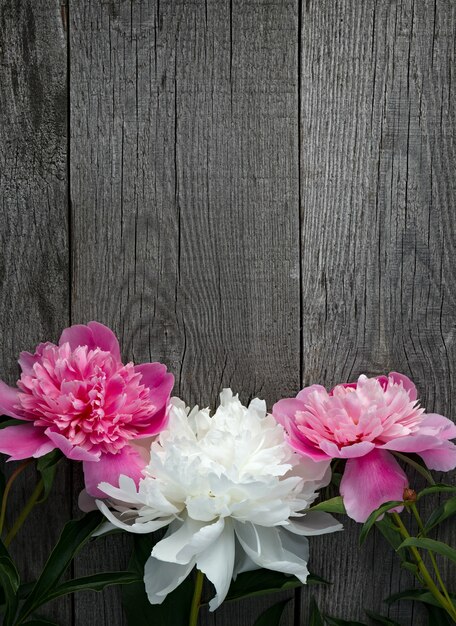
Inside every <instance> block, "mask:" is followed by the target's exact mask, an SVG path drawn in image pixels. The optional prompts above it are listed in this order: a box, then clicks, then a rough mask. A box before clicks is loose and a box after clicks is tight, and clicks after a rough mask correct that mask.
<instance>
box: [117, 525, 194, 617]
mask: <svg viewBox="0 0 456 626" xmlns="http://www.w3.org/2000/svg"><path fill="white" fill-rule="evenodd" d="M155 541H156V539H155V538H154V537H153V536H152V535H142V536H141V535H135V537H134V548H133V553H132V556H131V558H130V562H129V566H128V568H129V570H130V571H133V572H136V574H137V575H139V577H140V578H141V582H140V583H133V584H129V585H125V586H124V587H122V605H123V608H124V611H125V615H126V616H127V622H128V624H129V626H151V625H152V624H153V626H171V625H172V626H181V625H186V624H187V623H188V616H189V613H190V607H191V603H192V597H193V581H192V577H191V576H188V577H187V578H186V579H185V580H184V581H183V583H182V584H181V585H179V587H178V588H177V589H176V590H175V591H173V592H172V593H170V594H168V595H167V597H166V599H165V601H164V602H163V604H154V605H152V604H150V602H149V600H148V599H147V595H146V590H145V588H144V582H143V581H142V578H143V575H144V564H145V562H146V561H147V559H148V558H149V556H150V553H151V551H152V548H153V546H154V543H155Z"/></svg>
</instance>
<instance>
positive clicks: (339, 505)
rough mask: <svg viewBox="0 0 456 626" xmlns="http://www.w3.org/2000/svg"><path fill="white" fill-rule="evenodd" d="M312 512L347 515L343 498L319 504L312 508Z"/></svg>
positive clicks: (338, 497) (339, 497) (337, 497)
mask: <svg viewBox="0 0 456 626" xmlns="http://www.w3.org/2000/svg"><path fill="white" fill-rule="evenodd" d="M311 510H312V511H326V512H327V513H340V514H345V513H346V510H345V507H344V501H343V500H342V497H341V496H336V497H335V498H331V499H330V500H325V501H324V502H319V503H318V504H315V505H314V506H313V507H311Z"/></svg>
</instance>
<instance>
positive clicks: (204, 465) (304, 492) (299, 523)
mask: <svg viewBox="0 0 456 626" xmlns="http://www.w3.org/2000/svg"><path fill="white" fill-rule="evenodd" d="M171 402H172V406H171V410H170V418H169V424H168V427H167V429H166V430H164V431H162V432H161V433H160V436H159V438H158V440H156V441H155V442H154V443H152V446H151V451H150V462H149V464H148V466H147V467H146V468H145V470H144V473H145V476H144V478H143V479H142V480H141V481H140V484H139V487H138V488H137V487H136V485H135V483H134V481H133V480H132V479H131V478H128V477H127V476H121V477H120V479H119V487H118V488H116V487H113V486H112V485H110V484H108V483H100V485H99V489H100V490H101V491H103V492H104V493H106V494H107V496H109V498H110V499H111V500H110V505H111V508H112V509H113V510H110V509H109V508H108V506H107V503H106V502H104V501H100V500H98V501H97V505H98V507H99V509H100V510H101V511H102V512H103V513H104V515H105V516H106V517H107V518H108V519H109V520H110V521H111V522H112V523H113V524H114V525H116V526H118V527H120V528H123V529H125V530H127V531H130V532H134V533H150V532H153V531H155V530H157V529H158V528H161V527H163V526H166V525H168V524H169V528H168V530H167V533H166V535H165V537H164V538H163V539H162V540H161V541H159V542H158V543H157V544H156V545H155V547H154V548H153V550H152V554H151V556H150V558H149V559H148V561H147V563H146V566H145V575H144V582H145V586H146V591H147V594H148V597H149V601H150V602H151V603H152V604H160V603H161V602H163V600H164V599H165V597H166V596H167V594H168V593H170V592H171V591H173V590H174V589H175V588H176V587H177V586H178V585H179V584H180V583H181V582H182V581H183V580H184V579H185V578H186V577H187V576H188V575H189V573H190V572H191V571H192V569H193V568H194V567H195V565H196V567H197V568H198V569H199V570H200V571H201V572H203V573H204V574H205V575H206V576H207V578H208V579H209V580H210V581H211V582H212V583H213V585H214V587H215V589H216V595H215V597H214V598H213V599H212V600H211V602H210V604H209V607H210V610H212V611H213V610H215V609H216V608H217V607H219V606H220V604H221V603H222V602H223V600H224V599H225V596H226V594H227V592H228V589H229V586H230V583H231V580H232V579H233V578H236V576H237V574H239V573H240V572H243V571H248V570H253V569H258V568H262V567H264V568H267V569H271V570H276V571H279V572H284V573H286V574H293V575H294V576H296V577H297V578H299V580H301V581H302V582H303V583H305V582H306V578H307V575H308V570H307V559H308V555H309V548H308V541H307V539H306V537H305V536H306V535H319V534H323V533H328V532H333V531H336V530H340V529H341V528H342V526H341V525H340V524H339V523H338V522H337V521H336V520H335V519H334V518H333V517H331V515H329V514H327V513H323V512H317V511H311V512H306V511H305V509H307V508H308V507H309V505H310V504H311V503H312V502H313V501H314V500H315V498H316V497H317V493H316V489H318V488H320V487H322V486H324V485H326V484H327V483H328V481H329V479H330V469H329V462H328V463H327V462H322V463H316V462H314V461H312V460H310V459H304V458H302V457H299V456H298V455H297V454H296V453H295V452H293V451H292V449H291V448H290V447H289V445H288V444H287V443H286V441H285V439H284V431H283V428H282V426H280V425H279V424H277V422H276V421H275V419H274V418H273V417H272V416H271V415H268V414H267V413H266V404H265V402H264V401H262V400H258V399H254V400H252V402H251V403H250V405H249V407H248V408H246V407H244V406H242V404H241V402H240V401H239V398H238V396H237V395H236V396H233V393H232V391H231V390H230V389H224V390H223V391H222V393H221V394H220V406H219V407H218V409H217V410H216V412H215V414H214V416H213V417H210V414H209V410H208V409H202V410H199V409H198V407H195V408H194V409H193V410H192V411H191V412H190V413H189V409H186V408H185V404H184V403H183V402H182V401H181V400H178V399H177V398H173V399H172V401H171Z"/></svg>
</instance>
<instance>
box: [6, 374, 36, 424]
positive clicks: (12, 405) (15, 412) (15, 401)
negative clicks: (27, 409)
mask: <svg viewBox="0 0 456 626" xmlns="http://www.w3.org/2000/svg"><path fill="white" fill-rule="evenodd" d="M18 394H19V390H18V389H15V388H14V387H10V386H9V385H7V384H6V383H4V382H3V380H0V413H2V414H4V415H8V416H9V417H14V418H15V419H18V420H26V419H30V418H29V417H27V416H26V415H24V414H23V412H22V411H21V410H20V409H18V408H16V406H17V405H19V406H20V401H19V397H18Z"/></svg>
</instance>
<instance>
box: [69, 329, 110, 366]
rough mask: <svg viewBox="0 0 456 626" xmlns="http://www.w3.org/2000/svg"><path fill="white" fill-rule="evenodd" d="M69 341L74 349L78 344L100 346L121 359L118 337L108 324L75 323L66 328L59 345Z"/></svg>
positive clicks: (90, 346)
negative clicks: (85, 324)
mask: <svg viewBox="0 0 456 626" xmlns="http://www.w3.org/2000/svg"><path fill="white" fill-rule="evenodd" d="M64 343H69V344H70V348H71V349H72V350H76V348H77V347H78V346H88V348H89V349H90V350H94V349H95V348H100V349H101V350H103V351H105V352H110V353H111V354H112V355H113V357H114V358H115V359H116V360H117V361H119V362H120V361H121V357H120V348H119V342H118V341H117V337H116V336H115V334H114V333H113V332H112V330H110V329H109V328H108V327H107V326H104V325H103V324H100V323H99V322H89V323H88V324H87V326H84V325H83V324H74V325H73V326H70V327H69V328H66V329H65V330H64V331H63V333H62V334H61V336H60V340H59V346H62V345H63V344H64Z"/></svg>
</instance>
